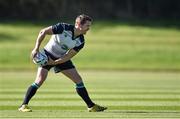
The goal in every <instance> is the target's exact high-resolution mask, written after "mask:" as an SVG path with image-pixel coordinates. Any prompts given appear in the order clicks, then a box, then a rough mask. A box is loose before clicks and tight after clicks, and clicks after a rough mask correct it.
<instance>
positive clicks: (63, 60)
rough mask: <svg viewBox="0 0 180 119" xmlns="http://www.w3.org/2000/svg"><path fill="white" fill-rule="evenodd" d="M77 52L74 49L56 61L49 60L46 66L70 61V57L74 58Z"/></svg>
mask: <svg viewBox="0 0 180 119" xmlns="http://www.w3.org/2000/svg"><path fill="white" fill-rule="evenodd" d="M77 53H78V52H77V51H76V50H74V49H70V50H69V51H68V52H67V53H66V54H65V55H63V56H62V57H60V58H59V59H57V60H52V59H51V58H49V61H48V64H47V65H56V64H61V63H64V62H66V61H68V60H70V59H71V58H72V57H74V56H75V55H76V54H77Z"/></svg>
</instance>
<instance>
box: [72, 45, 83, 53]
mask: <svg viewBox="0 0 180 119" xmlns="http://www.w3.org/2000/svg"><path fill="white" fill-rule="evenodd" d="M83 47H84V43H83V44H81V45H79V46H76V47H74V48H73V50H75V51H76V52H79V51H80V50H81V49H82V48H83Z"/></svg>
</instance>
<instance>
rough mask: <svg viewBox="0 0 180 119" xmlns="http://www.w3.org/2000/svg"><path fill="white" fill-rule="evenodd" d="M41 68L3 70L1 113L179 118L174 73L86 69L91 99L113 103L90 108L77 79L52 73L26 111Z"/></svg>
mask: <svg viewBox="0 0 180 119" xmlns="http://www.w3.org/2000/svg"><path fill="white" fill-rule="evenodd" d="M35 74H36V73H35V72H29V71H27V72H26V71H24V72H0V77H1V78H0V118H3V119H5V118H9V119H10V118H12V119H21V118H26V119H27V118H45V119H46V118H72V119H73V118H74V119H83V118H88V119H97V118H100V119H112V118H113V119H119V118H121V119H154V118H156V119H172V118H173V119H179V118H180V88H179V85H180V74H179V73H172V72H171V73H170V72H120V71H100V70H99V71H93V70H89V71H80V74H81V75H82V77H83V79H84V82H85V85H86V88H87V89H88V91H89V94H90V96H91V98H92V99H93V100H94V101H95V102H96V103H98V104H101V105H105V106H108V110H107V111H105V112H101V113H89V112H87V110H86V106H85V104H84V102H83V101H82V100H81V99H80V97H79V96H78V95H77V94H76V92H75V89H74V84H73V83H72V82H71V81H70V80H69V79H67V78H66V77H64V76H63V75H62V74H57V75H55V74H54V73H52V72H50V74H49V77H48V79H47V81H46V82H45V83H44V85H43V86H42V87H41V88H40V89H39V91H38V93H37V94H36V96H35V97H34V98H33V99H32V100H31V102H30V104H29V105H30V106H31V107H32V109H33V112H31V113H20V112H18V111H17V108H18V106H19V105H20V104H21V103H22V99H23V97H24V93H25V92H26V89H27V87H28V86H29V85H30V84H31V83H32V82H33V80H34V78H35Z"/></svg>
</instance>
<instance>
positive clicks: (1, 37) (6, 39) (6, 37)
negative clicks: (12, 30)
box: [0, 33, 17, 42]
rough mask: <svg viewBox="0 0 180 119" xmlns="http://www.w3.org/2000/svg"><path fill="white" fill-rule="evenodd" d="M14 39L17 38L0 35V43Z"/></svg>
mask: <svg viewBox="0 0 180 119" xmlns="http://www.w3.org/2000/svg"><path fill="white" fill-rule="evenodd" d="M15 39H17V38H15V37H13V36H12V35H9V34H5V33H0V42H1V41H14V40H15ZM15 41H16V40H15Z"/></svg>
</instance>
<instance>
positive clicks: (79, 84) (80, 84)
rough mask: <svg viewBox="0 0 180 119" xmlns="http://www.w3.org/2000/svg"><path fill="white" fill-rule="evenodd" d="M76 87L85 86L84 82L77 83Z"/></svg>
mask: <svg viewBox="0 0 180 119" xmlns="http://www.w3.org/2000/svg"><path fill="white" fill-rule="evenodd" d="M76 88H84V83H83V82H82V81H81V82H79V83H76Z"/></svg>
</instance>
